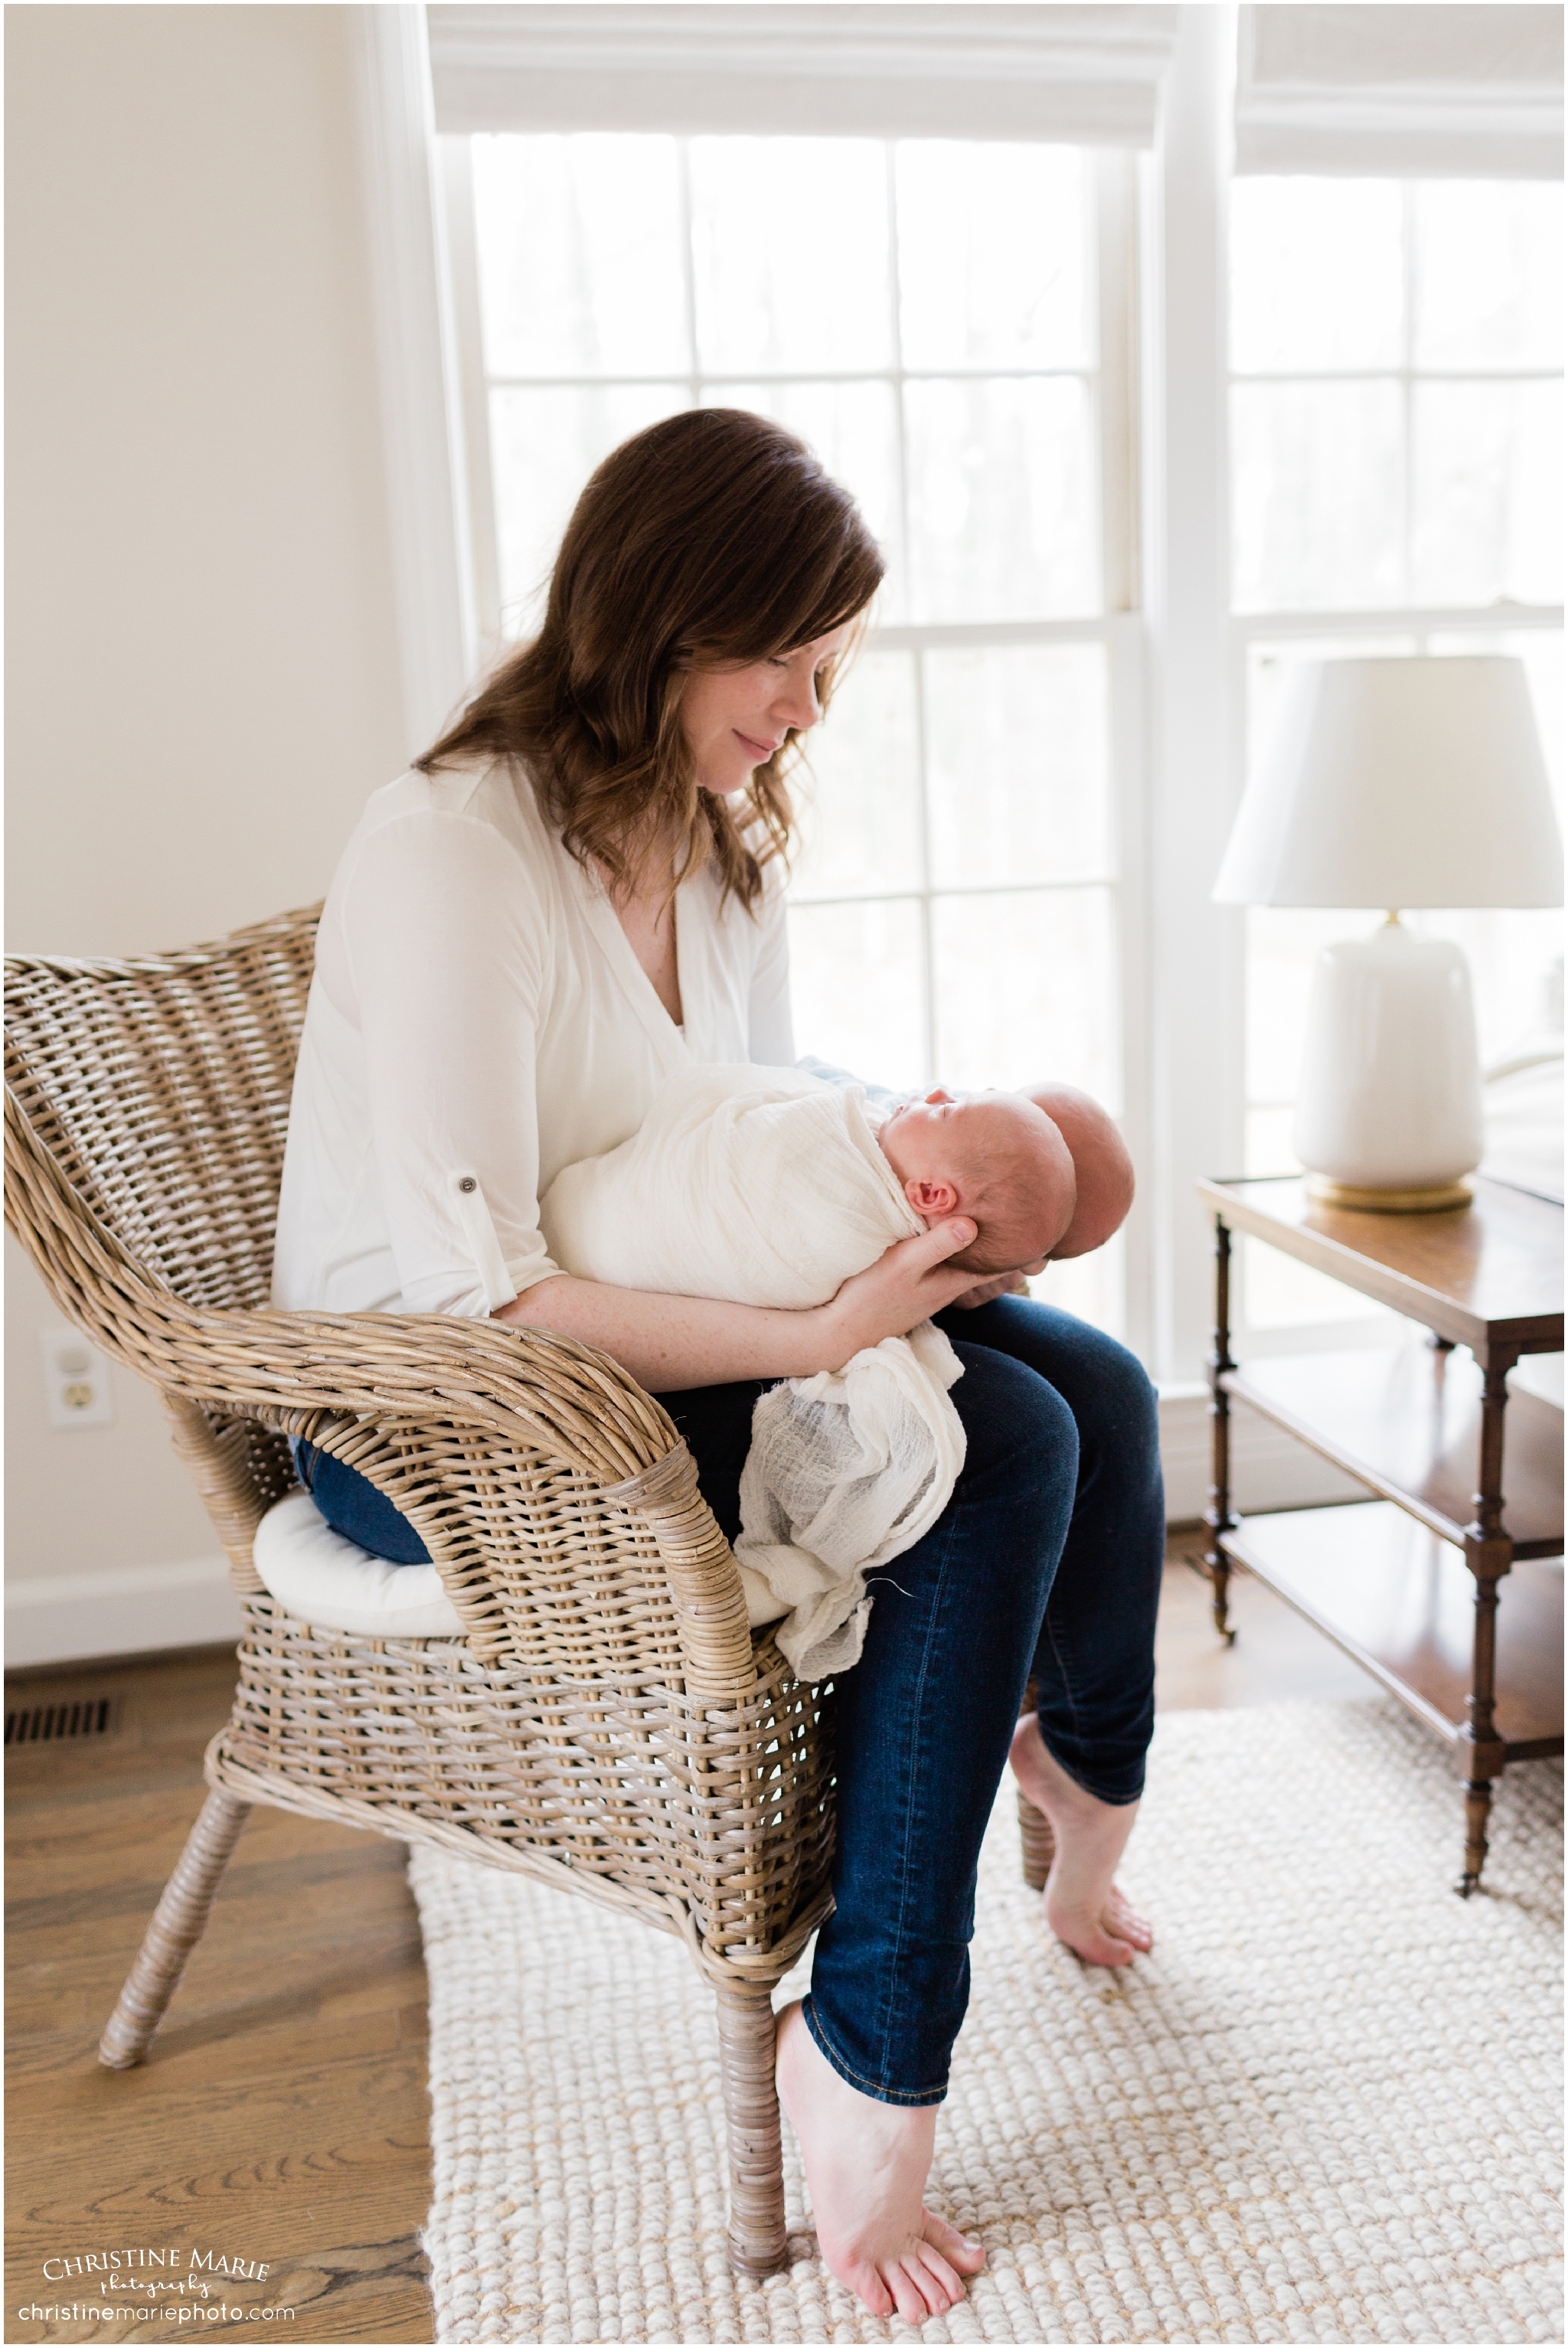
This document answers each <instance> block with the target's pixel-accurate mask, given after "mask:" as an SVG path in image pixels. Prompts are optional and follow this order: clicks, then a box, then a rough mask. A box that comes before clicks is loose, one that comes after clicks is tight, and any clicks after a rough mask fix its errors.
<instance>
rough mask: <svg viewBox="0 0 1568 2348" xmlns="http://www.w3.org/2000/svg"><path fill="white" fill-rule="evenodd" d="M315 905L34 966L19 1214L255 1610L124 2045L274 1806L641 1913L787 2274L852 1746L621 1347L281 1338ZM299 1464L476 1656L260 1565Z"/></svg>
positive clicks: (156, 2003) (140, 1976)
mask: <svg viewBox="0 0 1568 2348" xmlns="http://www.w3.org/2000/svg"><path fill="white" fill-rule="evenodd" d="M314 942H315V911H314V910H313V911H306V912H301V913H293V914H286V915H284V916H283V917H282V918H280V919H279V920H277V921H275V922H265V923H263V924H262V925H260V926H259V927H257V928H255V929H252V930H244V931H241V932H237V933H236V934H235V935H233V936H232V937H229V938H225V939H222V940H221V941H219V942H217V943H216V944H214V945H211V946H205V947H195V948H192V949H191V950H189V951H188V952H182V953H172V954H168V955H164V956H161V957H160V958H158V959H156V960H147V961H139V962H126V963H108V962H74V961H73V962H67V961H36V960H18V961H14V962H10V963H7V965H6V973H7V975H6V1017H7V1036H6V1052H5V1167H6V1178H7V1179H6V1201H5V1212H6V1220H7V1221H8V1222H9V1224H10V1225H11V1228H12V1229H13V1230H14V1231H15V1233H16V1234H17V1236H18V1238H19V1239H20V1240H21V1241H22V1243H23V1244H24V1246H26V1249H27V1250H28V1251H29V1253H30V1254H31V1256H32V1258H33V1261H34V1262H35V1263H36V1265H37V1267H38V1270H39V1272H41V1273H42V1275H43V1278H44V1280H45V1282H46V1283H47V1285H48V1287H49V1289H50V1291H51V1292H52V1294H53V1295H54V1297H55V1299H56V1302H57V1303H58V1305H59V1307H60V1310H61V1311H62V1312H63V1313H66V1314H67V1316H68V1318H69V1319H70V1320H72V1321H73V1322H74V1323H76V1324H77V1327H78V1328H80V1329H81V1330H83V1331H84V1332H85V1334H87V1335H88V1337H90V1338H91V1339H92V1340H93V1342H94V1343H95V1344H98V1345H99V1346H101V1347H102V1348H103V1350H104V1351H105V1352H106V1353H108V1354H110V1355H111V1356H112V1357H113V1358H114V1359H115V1360H116V1361H118V1362H120V1363H122V1364H123V1365H125V1366H126V1368H128V1369H131V1370H134V1371H136V1372H137V1373H138V1375H140V1376H142V1377H145V1378H149V1379H150V1380H151V1381H152V1383H153V1384H154V1385H156V1386H157V1387H158V1389H159V1391H160V1395H161V1396H162V1398H163V1401H164V1403H165V1405H166V1406H167V1408H168V1411H169V1415H170V1421H171V1423H172V1427H173V1437H174V1442H175V1446H176V1447H177V1449H178V1450H179V1451H180V1453H181V1457H183V1459H184V1460H185V1463H186V1465H187V1467H188V1468H190V1470H191V1475H192V1476H193V1477H194V1478H195V1481H196V1484H197V1487H198V1488H199V1490H200V1491H201V1497H202V1498H203V1500H204V1501H205V1503H206V1505H207V1508H208V1510H209V1513H210V1514H211V1519H212V1521H213V1523H214V1525H215V1526H216V1528H217V1530H218V1533H219V1536H220V1538H221V1540H222V1543H223V1546H224V1549H225V1550H226V1551H227V1553H228V1556H229V1560H230V1564H231V1568H232V1575H233V1581H234V1586H235V1588H236V1590H237V1591H238V1592H239V1597H240V1602H241V1606H242V1610H243V1613H244V1633H243V1636H242V1641H241V1643H240V1650H239V1661H240V1678H239V1686H238V1690H237V1693H236V1695H235V1701H234V1710H233V1714H232V1718H231V1719H230V1721H229V1724H228V1725H227V1726H226V1727H225V1728H224V1729H223V1730H222V1732H221V1734H220V1735H218V1736H216V1737H215V1738H214V1739H213V1741H212V1744H211V1746H210V1747H209V1750H208V1753H207V1759H206V1776H207V1782H208V1786H209V1787H210V1789H211V1790H210V1791H209V1793H208V1795H207V1797H206V1801H205V1804H204V1806H203V1807H202V1810H201V1816H200V1818H198V1820H197V1822H196V1825H195V1827H194V1828H193V1829H192V1832H191V1838H190V1841H189V1842H188V1844H187V1845H186V1849H185V1851H184V1854H183V1856H182V1857H181V1860H180V1864H179V1865H178V1867H177V1868H176V1869H175V1871H174V1874H173V1876H172V1877H171V1878H170V1882H169V1886H168V1889H167V1890H165V1892H164V1894H163V1897H162V1900H160V1904H159V1907H158V1910H157V1913H156V1914H155V1916H154V1918H153V1920H152V1922H151V1925H150V1928H149V1931H148V1934H147V1938H146V1941H145V1942H144V1944H143V1947H142V1950H141V1953H140V1955H139V1957H138V1959H137V1962H136V1965H135V1967H134V1969H133V1971H132V1972H131V1975H130V1978H129V1981H128V1982H127V1983H126V1986H125V1989H124V1991H123V1992H122V1993H121V1996H120V2000H119V2004H118V2006H117V2007H116V2009H115V2012H114V2014H113V2016H112V2018H111V2020H110V2022H109V2024H108V2029H107V2031H106V2032H105V2034H104V2038H103V2042H102V2044H101V2046H100V2048H99V2057H100V2060H101V2061H102V2062H104V2063H106V2064H108V2065H109V2066H110V2067H112V2068H117V2069H123V2068H127V2067H129V2065H133V2064H135V2063H138V2062H139V2061H140V2060H141V2058H142V2056H143V2055H144V2054H145V2053H146V2051H147V2048H148V2045H149V2044H150V2041H151V2038H152V2036H153V2034H154V2032H155V2031H156V2029H157V2027H158V2024H159V2022H160V2019H161V2017H162V2014H163V2012H164V2009H165V2008H166V2006H167V2005H168V2003H169V2000H170V1997H171V1995H172V1994H173V1992H174V1989H175V1986H176V1984H177V1982H178V1981H179V1978H180V1974H181V1970H182V1968H183V1966H184V1962H185V1960H186V1958H187V1956H188V1955H189V1953H190V1952H191V1948H192V1947H193V1946H194V1945H195V1942H196V1941H197V1940H198V1939H199V1938H200V1936H201V1931H202V1928H203V1926H204V1924H205V1922H206V1920H207V1916H208V1914H209V1912H210V1910H211V1903H212V1900H213V1897H214V1894H215V1893H216V1890H217V1888H218V1883H219V1879H220V1878H221V1877H222V1871H223V1869H224V1866H225V1864H226V1863H227V1860H228V1858H229V1855H230V1853H231V1852H232V1849H233V1848H234V1845H235V1842H236V1840H237V1839H238V1837H239V1833H240V1829H241V1828H242V1826H243V1824H244V1822H245V1818H246V1817H247V1815H248V1813H249V1811H250V1808H251V1807H252V1805H253V1804H254V1803H257V1802H270V1803H273V1805H275V1806H276V1807H279V1808H282V1809H286V1810H294V1811H297V1812H300V1813H302V1814H304V1815H305V1816H308V1817H312V1818H335V1819H338V1820H341V1821H346V1822H347V1823H349V1824H352V1825H355V1826H361V1827H367V1828H370V1829H371V1830H372V1831H373V1832H376V1833H379V1834H391V1835H397V1836H400V1837H401V1838H403V1839H404V1840H405V1841H409V1842H416V1841H421V1840H423V1841H429V1842H435V1843H438V1844H440V1845H441V1846H442V1847H443V1848H444V1849H448V1850H453V1851H460V1852H462V1853H464V1854H465V1855H466V1856H467V1857H469V1859H477V1860H482V1861H484V1862H486V1863H487V1864H489V1865H490V1866H493V1867H502V1868H511V1869H517V1870H519V1871H520V1872H522V1873H524V1874H528V1875H531V1876H534V1877H537V1878H539V1879H542V1880H543V1881H546V1882H550V1883H554V1884H558V1885H560V1886H561V1888H562V1890H567V1891H575V1892H578V1893H581V1894H582V1895H583V1896H584V1897H585V1898H588V1899H592V1900H600V1901H601V1902H603V1903H604V1904H605V1905H607V1906H610V1907H614V1908H616V1909H620V1910H623V1911H624V1912H626V1913H629V1914H633V1915H636V1916H640V1917H641V1918H643V1919H644V1921H645V1922H647V1923H650V1924H655V1925H657V1926H658V1927H659V1928H660V1930H661V1931H666V1932H674V1933H677V1934H679V1936H680V1937H681V1938H682V1939H683V1940H684V1941H686V1946H687V1948H688V1949H689V1950H690V1952H691V1954H692V1956H693V1957H694V1958H695V1960H696V1962H697V1964H698V1965H699V1966H700V1967H701V1968H702V1971H703V1972H704V1973H705V1974H706V1975H707V1979H708V1980H709V1981H710V1982H711V1983H712V1984H713V1987H714V1990H715V1993H716V1995H717V2007H718V2027H719V2035H720V2041H721V2046H722V2058H723V2080H724V2096H725V2112H726V2119H727V2129H728V2147H729V2178H730V2230H729V2240H730V2247H731V2251H732V2255H733V2257H734V2260H735V2262H736V2264H737V2265H738V2267H740V2268H741V2269H742V2270H744V2271H747V2272H748V2273H753V2274H761V2273H767V2272H769V2271H771V2270H772V2269H773V2268H775V2267H777V2266H778V2265H779V2263H780V2262H781V2261H782V2259H783V2257H784V2200H783V2188H782V2183H781V2178H780V2168H779V2106H778V2101H777V2097H776V2095H775V2092H774V2085H773V2026H772V2009H771V2004H770V2002H769V1993H770V1991H771V1989H772V1988H773V1986H774V1984H775V1983H776V1982H778V1981H779V1978H780V1977H781V1975H782V1974H783V1973H784V1972H786V1971H787V1970H788V1969H789V1965H790V1964H791V1963H792V1962H794V1960H795V1958H796V1957H797V1956H798V1955H799V1952H800V1950H801V1949H802V1947H803V1946H804V1944H805V1942H806V1940H807V1938H808V1936H809V1934H810V1932H811V1931H812V1930H813V1928H814V1927H815V1926H816V1925H817V1924H818V1923H819V1922H820V1920H821V1918H822V1917H823V1915H824V1914H825V1913H826V1912H827V1910H828V1907H829V1905H830V1892H829V1890H828V1874H829V1867H830V1854H831V1843H832V1796H831V1776H830V1767H831V1760H830V1756H831V1737H830V1704H829V1702H828V1694H827V1692H826V1691H824V1690H820V1689H817V1688H811V1687H804V1686H802V1685H801V1684H799V1682H798V1681H797V1680H796V1678H795V1677H794V1675H793V1673H791V1672H790V1670H789V1666H788V1665H787V1664H786V1663H784V1661H783V1659H782V1657H781V1656H780V1655H779V1650H778V1648H777V1647H776V1646H775V1645H774V1643H773V1642H772V1640H771V1639H770V1638H769V1636H768V1635H767V1634H766V1633H765V1632H764V1633H761V1634H758V1635H757V1636H755V1637H754V1636H753V1634H752V1632H750V1631H749V1629H748V1624H747V1616H746V1606H745V1601H744V1599H743V1597H742V1594H741V1588H740V1579H739V1575H738V1570H737V1568H736V1564H735V1560H734V1558H733V1557H732V1555H731V1553H730V1550H729V1549H728V1546H727V1543H726V1541H725V1540H724V1537H723V1535H722V1534H721V1533H720V1532H719V1530H718V1528H717V1525H716V1524H715V1522H714V1520H713V1518H712V1516H711V1515H710V1514H709V1512H708V1509H707V1506H706V1504H705V1503H704V1501H703V1500H702V1498H701V1497H700V1495H699V1493H698V1491H697V1487H696V1469H695V1468H694V1466H693V1462H692V1459H691V1457H690V1454H689V1453H688V1452H687V1450H686V1446H685V1444H684V1443H683V1442H682V1441H681V1440H680V1438H679V1437H677V1435H676V1431H675V1429H674V1427H673V1426H671V1424H670V1421H669V1420H668V1418H667V1417H666V1416H665V1414H664V1412H663V1411H662V1410H661V1409H660V1408H659V1407H658V1406H657V1405H656V1404H655V1403H653V1402H651V1401H650V1400H649V1398H648V1397H647V1395H645V1394H644V1393H643V1392H642V1391H641V1390H640V1388H639V1387H638V1386H637V1385H635V1384H634V1381H633V1380H632V1379H631V1378H629V1377H628V1376H627V1375H625V1373H624V1371H623V1370H621V1369H619V1368H618V1367H617V1366H616V1365H615V1364H614V1362H613V1361H610V1360H609V1359H608V1358H607V1357H605V1356H604V1355H603V1354H595V1353H593V1352H591V1351H589V1350H588V1349H587V1348H585V1347H583V1346H582V1345H578V1344H573V1342H572V1341H571V1340H569V1339H567V1338H563V1337H556V1336H552V1335H550V1334H546V1333H542V1332H538V1333H536V1332H531V1331H525V1330H520V1329H515V1328H511V1327H502V1326H499V1325H497V1324H494V1323H475V1322H471V1321H459V1320H449V1319H443V1318H441V1317H439V1316H430V1315H427V1316H421V1317H412V1316H409V1317H404V1316H398V1315H394V1314H386V1313H365V1314H346V1315H340V1314H311V1313H275V1312H273V1311H271V1310H269V1309H268V1306H267V1295H268V1288H269V1282H270V1277H271V1264H272V1251H273V1220H274V1216H275V1212H276V1205H277V1193H278V1182H279V1176H280V1172H281V1169H282V1164H283V1151H284V1130H285V1128H286V1125H287V1120H288V1107H289V1093H290V1086H291V1082H292V1078H293V1074H294V1056H295V1051H296V1048H297V1045H298V1041H299V1032H300V1026H301V1023H302V1021H303V1019H304V1004H305V994H306V991H307V988H308V986H309V983H310V973H311V963H312V955H313V950H314ZM290 1434H293V1435H302V1436H305V1437H308V1438H309V1440H310V1441H311V1442H312V1443H315V1444H317V1445H319V1446H320V1447H322V1448H323V1449H324V1450H326V1451H328V1452H331V1453H333V1454H334V1455H335V1456H336V1457H338V1458H341V1459H343V1460H346V1461H347V1462H348V1463H349V1464H350V1465H352V1466H353V1467H355V1468H358V1469H359V1470H360V1472H361V1473H362V1474H363V1475H366V1476H368V1477H369V1478H370V1479H371V1481H372V1482H373V1483H374V1484H376V1485H377V1487H378V1488H380V1489H381V1490H382V1491H383V1492H384V1493H385V1494H386V1495H387V1498H389V1499H390V1500H391V1501H393V1502H394V1504H395V1505H396V1506H397V1508H398V1509H401V1510H402V1512H403V1514H404V1515H405V1516H406V1517H407V1518H408V1519H410V1520H411V1521H412V1522H413V1523H414V1524H415V1525H416V1526H417V1527H418V1530H419V1532H420V1534H421V1536H422V1537H423V1539H424V1540H425V1542H426V1544H427V1546H428V1549H429V1551H430V1554H431V1556H432V1558H433V1559H434V1560H436V1563H437V1565H438V1569H439V1571H440V1575H441V1580H442V1583H443V1585H444V1587H445V1589H446V1591H447V1593H448V1595H449V1598H450V1599H451V1601H452V1604H453V1606H454V1607H455V1608H456V1610H457V1612H458V1614H459V1618H460V1619H461V1621H462V1622H463V1624H464V1626H465V1630H466V1636H464V1637H462V1638H455V1637H454V1638H438V1639H408V1640H395V1639H387V1640H381V1639H371V1638H362V1637H356V1636H351V1635H349V1634H347V1633H346V1632H336V1631H330V1630H324V1629H319V1628H313V1627H312V1625H311V1624H310V1623H308V1622H302V1621H300V1620H298V1619H296V1618H295V1617H294V1615H291V1614H289V1613H287V1612H285V1611H284V1608H283V1607H282V1606H280V1605H279V1604H278V1603H277V1602H276V1601H274V1600H273V1599H272V1598H271V1597H269V1595H268V1593H267V1591H266V1590H265V1589H264V1588H263V1584H262V1582H261V1580H260V1578H259V1577H258V1575H257V1573H256V1571H255V1568H254V1566H253V1562H252V1555H251V1542H252V1539H253V1535H254V1532H255V1529H256V1526H257V1525H258V1523H259V1522H260V1520H261V1519H262V1517H263V1514H264V1513H265V1511H266V1509H268V1508H269V1507H270V1506H271V1505H272V1504H273V1501H274V1500H276V1499H278V1498H280V1497H281V1496H282V1495H283V1493H284V1491H286V1490H287V1489H288V1488H290V1486H291V1485H292V1484H293V1483H294V1470H293V1468H292V1466H291V1463H290V1457H289V1452H288V1447H287V1445H286V1442H285V1440H284V1438H285V1437H286V1436H287V1435H290Z"/></svg>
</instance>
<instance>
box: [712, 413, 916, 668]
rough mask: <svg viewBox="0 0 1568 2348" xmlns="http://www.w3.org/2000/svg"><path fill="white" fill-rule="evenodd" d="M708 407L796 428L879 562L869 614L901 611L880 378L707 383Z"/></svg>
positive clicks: (892, 448) (893, 483)
mask: <svg viewBox="0 0 1568 2348" xmlns="http://www.w3.org/2000/svg"><path fill="white" fill-rule="evenodd" d="M703 400H704V404H705V405H706V406H707V407H748V408H750V409H751V411H752V413H753V414H754V415H757V416H771V417H774V418H775V420H776V421H777V422H778V423H779V424H782V425H785V426H787V427H788V428H789V430H790V431H791V432H795V433H798V434H799V437H800V438H801V439H802V440H805V441H807V442H809V443H810V447H811V448H813V449H814V450H815V451H816V453H817V455H818V456H819V457H820V459H821V461H822V464H823V466H824V467H825V469H827V471H828V472H830V474H831V475H832V477H833V479H834V480H836V481H841V482H842V483H843V485H844V487H845V489H848V490H849V492H850V494H851V497H852V498H853V499H854V500H855V503H856V504H857V505H858V506H859V508H860V510H861V513H862V514H863V515H864V517H865V520H866V524H867V527H868V528H869V529H870V530H871V533H872V537H873V538H874V539H875V540H876V541H877V543H878V545H879V546H880V547H881V548H882V553H883V555H884V557H885V558H886V561H887V576H886V578H885V579H884V580H883V582H882V590H881V592H880V593H879V595H878V597H877V616H878V618H879V619H881V620H883V621H885V622H887V623H889V624H890V625H891V624H892V623H896V622H897V621H900V620H902V619H903V616H904V603H905V597H904V577H903V572H904V565H903V515H902V513H901V511H900V503H901V501H900V497H899V480H898V405H897V403H898V394H897V392H896V391H895V390H894V389H893V386H892V383H891V382H884V383H771V384H769V383H740V384H726V385H725V386H723V387H722V388H720V389H716V388H714V387H712V386H709V387H708V388H707V389H706V390H705V391H704V394H703Z"/></svg>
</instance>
